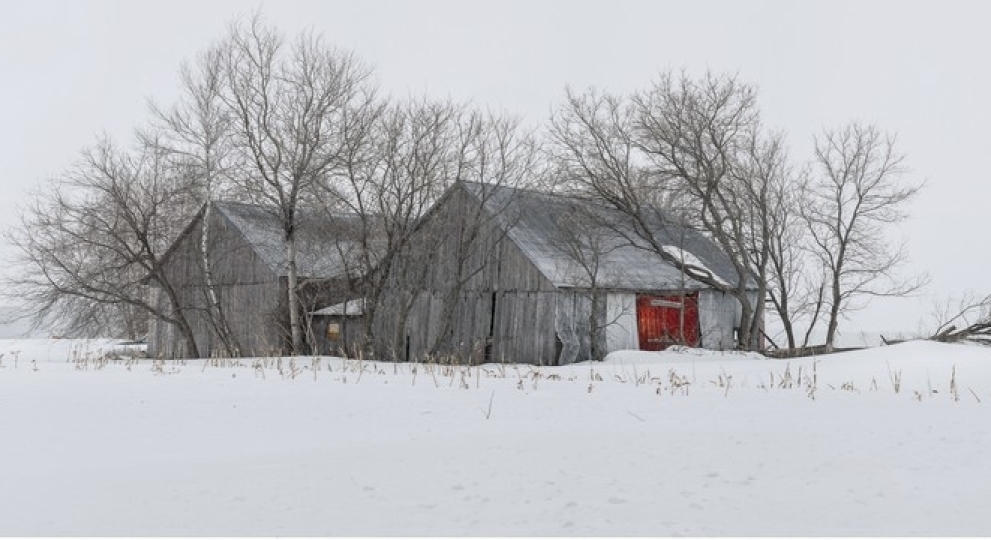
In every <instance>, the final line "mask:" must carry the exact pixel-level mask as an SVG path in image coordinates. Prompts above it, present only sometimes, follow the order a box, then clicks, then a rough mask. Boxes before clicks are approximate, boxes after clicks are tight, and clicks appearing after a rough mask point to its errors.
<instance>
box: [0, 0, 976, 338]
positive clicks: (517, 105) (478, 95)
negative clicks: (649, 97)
mask: <svg viewBox="0 0 991 540" xmlns="http://www.w3.org/2000/svg"><path fill="white" fill-rule="evenodd" d="M258 6H260V7H261V8H262V10H263V12H264V14H265V16H266V17H267V18H268V19H269V20H270V21H271V22H273V23H275V24H276V25H277V26H279V27H280V28H282V29H284V30H286V31H289V32H293V31H296V30H300V29H307V28H309V29H313V30H316V31H318V32H321V33H323V34H324V36H325V37H326V38H327V39H328V40H329V41H330V42H332V43H334V44H337V45H339V46H342V47H346V48H351V49H353V50H354V51H355V52H357V53H358V55H359V56H360V57H362V58H363V59H364V60H366V61H367V62H369V63H370V64H372V65H373V66H375V68H376V73H377V77H378V79H379V81H380V82H381V83H382V85H383V87H384V88H386V89H387V90H391V91H393V92H396V93H400V94H407V93H422V92H429V93H431V94H433V95H437V96H451V97H453V98H455V99H459V100H472V101H474V102H475V103H477V104H480V105H483V106H490V107H495V108H500V109H505V110H508V111H511V112H515V113H517V114H520V115H522V116H524V117H525V118H527V119H528V120H531V121H532V122H534V123H536V122H540V121H542V120H543V119H544V118H546V117H547V114H548V111H549V110H550V108H551V106H552V104H553V103H554V102H555V101H556V100H558V99H559V98H560V97H561V96H562V94H563V89H564V87H565V85H568V84H570V85H572V86H575V87H584V86H587V85H596V86H600V87H605V88H609V89H612V90H619V91H623V90H629V89H633V88H637V87H641V86H643V85H645V84H647V83H648V82H649V81H650V80H651V79H652V78H653V77H654V76H655V75H656V74H657V72H658V71H659V70H661V69H665V68H676V69H678V68H682V67H684V68H688V69H690V70H692V71H702V70H705V69H707V68H709V69H713V70H716V71H730V72H738V73H739V74H740V76H741V77H742V78H743V79H745V80H747V81H750V82H753V83H756V84H757V85H759V87H760V91H761V93H760V95H761V106H762V110H763V112H764V117H765V120H766V122H767V123H768V124H769V125H770V126H772V127H776V128H780V129H783V130H785V131H786V132H787V133H788V135H789V138H790V141H791V147H792V154H793V156H794V157H795V158H798V159H805V158H806V157H807V156H808V154H809V148H810V143H811V135H812V133H814V132H815V131H817V130H819V129H821V128H822V127H824V126H833V125H838V124H842V123H844V122H847V121H849V120H854V119H858V120H866V121H872V122H876V123H878V124H879V125H880V126H882V127H883V128H885V129H888V130H891V131H895V132H897V133H898V134H899V137H900V143H901V150H902V151H903V152H904V153H906V154H907V155H908V165H909V166H910V167H911V169H912V173H911V177H912V178H913V179H921V180H925V181H926V182H927V187H926V189H925V190H924V192H923V193H922V195H921V196H920V197H919V198H918V200H917V201H916V203H915V204H913V206H912V208H911V209H910V211H911V213H912V218H911V220H910V221H909V222H907V223H905V224H904V225H903V226H901V227H900V228H899V230H898V231H897V236H898V237H899V238H904V239H906V240H907V241H908V248H909V251H910V254H911V257H912V262H911V265H910V266H909V267H907V268H906V270H907V271H909V272H928V273H929V274H930V276H931V277H932V283H931V285H930V286H929V287H928V289H927V290H926V295H925V296H922V297H919V298H913V299H904V300H886V301H883V302H876V303H875V304H873V305H872V306H871V307H870V308H868V309H867V310H865V311H863V312H861V313H858V314H856V315H854V316H853V318H852V323H848V324H846V325H844V326H846V328H847V330H848V331H854V330H855V329H856V328H863V329H865V330H891V329H908V330H911V329H915V328H916V326H917V323H918V321H919V320H920V319H922V318H926V317H928V316H929V314H930V311H931V309H930V303H931V301H932V299H939V298H945V297H947V296H950V295H959V294H960V293H961V292H963V291H965V290H968V289H971V290H974V291H976V292H983V293H987V292H991V276H989V275H988V268H991V264H989V263H991V250H989V249H988V248H987V247H986V240H984V239H983V238H981V236H983V235H986V234H987V232H989V231H991V227H988V218H987V217H986V215H985V208H986V207H987V206H988V205H989V201H991V160H989V154H991V130H989V126H991V62H989V61H988V54H989V52H991V32H989V30H988V28H987V26H988V23H989V22H991V2H978V1H973V2H950V1H939V2H937V1H932V2H908V1H892V2H867V1H859V2H837V1H829V2H826V1H820V2H794V1H780V2H774V1H765V2H757V1H727V2H699V1H692V2H686V1H672V2H667V1H664V2H662V1H652V2H638V1H616V0H612V1H608V2H607V1H594V2H593V1H574V0H568V1H543V2H541V1H535V0H530V1H498V2H496V1H487V2H481V1H476V2H470V1H415V2H414V1H402V2H398V1H396V2H386V1H378V2H372V1H364V2H358V1H326V0H324V1H302V0H300V1H279V2H272V1H270V2H261V3H254V4H252V3H248V2H238V1H207V0H202V1H185V0H181V1H176V0H169V1H164V0H159V1H155V2H149V1H127V2H125V1H33V0H32V1H27V0H21V1H18V0H13V1H11V0H8V1H5V2H4V3H3V5H2V10H0V227H3V228H6V227H9V226H11V225H12V224H14V223H16V217H17V213H18V211H19V208H20V207H22V206H23V205H24V204H25V202H26V201H27V197H26V193H27V192H28V191H29V190H31V189H32V188H34V187H35V186H37V185H38V182H39V181H40V180H42V179H45V178H47V177H49V176H51V175H54V174H56V173H58V172H59V171H62V170H64V169H66V168H67V167H68V166H69V165H71V164H72V162H73V160H74V159H76V156H77V155H78V152H79V150H80V149H81V148H82V147H84V146H86V145H88V144H90V143H92V142H93V141H94V139H95V137H96V135H98V134H99V133H101V132H106V133H109V134H110V135H113V136H115V137H117V138H122V139H123V138H126V137H128V136H129V134H130V133H131V131H132V129H133V128H134V127H135V126H136V125H137V124H139V123H141V122H142V121H144V120H145V119H146V118H147V114H146V108H145V106H146V100H147V99H148V98H150V97H153V98H155V99H156V100H159V101H161V102H166V103H167V102H170V101H171V100H172V97H173V96H174V95H175V91H176V80H177V77H176V72H177V69H178V66H179V64H180V62H181V61H182V60H183V59H190V58H192V57H193V56H194V55H195V54H196V53H197V52H198V51H200V50H201V49H203V48H204V47H206V46H207V45H208V44H209V43H210V42H211V41H212V40H214V39H216V38H218V37H220V36H221V34H222V33H223V32H224V30H225V27H226V25H227V23H228V22H229V21H230V20H231V19H232V18H233V17H235V16H238V15H245V14H248V13H250V12H251V11H253V10H254V9H255V8H256V7H258ZM6 255H7V251H6V248H5V247H3V246H0V257H5V256H6Z"/></svg>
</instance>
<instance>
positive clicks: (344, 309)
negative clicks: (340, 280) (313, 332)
mask: <svg viewBox="0 0 991 540" xmlns="http://www.w3.org/2000/svg"><path fill="white" fill-rule="evenodd" d="M364 314H365V299H364V298H359V299H356V300H345V301H344V302H341V303H340V304H334V305H332V306H327V307H325V308H322V309H318V310H316V311H313V312H311V313H310V315H328V316H338V317H339V316H341V315H344V316H345V317H361V316H362V315H364Z"/></svg>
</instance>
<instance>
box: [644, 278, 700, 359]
mask: <svg viewBox="0 0 991 540" xmlns="http://www.w3.org/2000/svg"><path fill="white" fill-rule="evenodd" d="M637 333H638V334H639V337H640V350H643V351H663V350H664V349H666V348H668V347H670V346H671V345H678V344H684V345H688V346H690V347H697V346H698V345H699V293H698V292H693V293H686V294H684V295H680V294H675V295H667V296H650V295H646V294H642V295H639V296H637Z"/></svg>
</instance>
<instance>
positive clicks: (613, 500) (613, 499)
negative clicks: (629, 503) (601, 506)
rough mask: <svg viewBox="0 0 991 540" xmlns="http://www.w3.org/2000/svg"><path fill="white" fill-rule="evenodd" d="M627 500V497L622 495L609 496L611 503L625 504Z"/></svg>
mask: <svg viewBox="0 0 991 540" xmlns="http://www.w3.org/2000/svg"><path fill="white" fill-rule="evenodd" d="M625 502H626V499H624V498H622V497H609V504H623V503H625Z"/></svg>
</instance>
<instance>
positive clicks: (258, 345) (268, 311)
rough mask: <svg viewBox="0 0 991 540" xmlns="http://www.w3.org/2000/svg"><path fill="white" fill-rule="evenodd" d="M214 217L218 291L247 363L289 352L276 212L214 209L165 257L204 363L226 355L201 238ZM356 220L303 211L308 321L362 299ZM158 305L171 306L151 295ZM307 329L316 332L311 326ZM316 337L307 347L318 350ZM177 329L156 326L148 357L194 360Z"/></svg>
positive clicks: (237, 206)
mask: <svg viewBox="0 0 991 540" xmlns="http://www.w3.org/2000/svg"><path fill="white" fill-rule="evenodd" d="M206 215H209V227H208V231H209V233H208V234H207V238H208V240H209V241H208V243H207V250H208V254H209V260H210V267H211V275H212V281H213V285H214V286H213V287H212V288H213V290H214V291H215V292H216V294H217V299H218V302H219V304H220V306H221V310H222V311H223V314H224V317H225V319H226V320H227V327H229V328H230V333H231V334H232V335H233V340H234V341H235V342H236V345H237V351H238V353H239V354H240V355H242V356H260V355H272V354H282V353H284V352H286V351H287V350H288V349H289V348H290V343H291V339H290V333H289V330H288V322H289V320H288V316H289V312H288V308H287V305H288V300H287V269H288V264H287V254H286V243H285V241H284V233H283V229H282V226H281V222H280V220H279V217H278V214H277V212H276V211H275V210H274V209H271V208H265V207H261V206H257V205H251V204H243V203H234V202H215V203H213V204H212V205H211V210H210V211H209V212H207V211H206V206H204V208H203V209H202V210H201V211H200V212H199V213H198V214H197V215H196V216H195V217H194V219H193V220H192V221H191V222H190V223H189V225H188V226H187V227H186V228H185V229H184V231H183V233H182V234H181V235H180V236H179V238H178V239H176V240H175V242H174V243H173V245H172V246H171V247H170V249H169V251H168V252H167V253H166V255H165V257H164V264H165V269H166V274H167V276H168V279H169V282H170V283H171V284H172V285H173V286H174V287H175V289H176V291H177V293H178V295H179V297H180V299H181V302H180V305H181V306H182V309H183V312H184V314H185V315H186V317H187V318H188V320H189V321H190V325H191V326H192V329H193V333H194V335H195V339H196V345H197V348H198V349H199V353H200V355H202V356H215V355H222V354H224V353H225V351H226V347H222V345H223V343H222V341H221V338H220V335H221V334H220V330H219V328H218V320H217V319H218V318H219V317H218V316H217V315H216V309H214V310H212V311H211V310H210V306H211V305H213V304H212V303H211V299H210V295H209V291H208V287H207V286H206V279H205V274H204V265H203V255H202V253H203V251H202V250H203V245H202V238H203V235H202V232H203V220H204V216H206ZM357 226H358V225H357V224H356V220H355V218H354V216H348V215H330V214H327V213H324V212H315V211H314V212H305V211H304V212H302V213H301V214H300V217H299V219H298V227H297V233H296V237H297V274H298V277H299V284H300V297H301V304H302V309H301V310H302V311H303V313H301V316H302V317H304V318H305V317H306V315H307V314H308V313H310V312H311V311H312V310H313V309H314V308H315V307H316V306H322V305H328V304H332V303H334V302H338V301H341V300H344V299H345V298H346V297H348V296H353V295H354V294H355V286H356V285H355V283H356V279H355V264H354V252H355V250H356V249H357V247H356V246H357V242H356V241H355V240H354V236H355V227H357ZM150 294H151V296H152V301H153V302H157V303H158V304H159V306H166V305H168V302H167V301H166V299H165V298H164V296H163V293H162V291H161V290H159V289H156V288H152V290H151V292H150ZM307 328H310V326H309V325H307ZM316 341H317V340H315V339H314V336H313V335H312V334H310V335H308V336H307V342H308V343H310V344H311V346H313V347H314V348H316V345H315V344H316ZM187 348H188V347H187V345H186V342H185V340H183V339H182V337H181V335H180V334H179V332H178V331H177V329H176V328H175V326H174V325H172V324H169V323H166V322H164V321H161V320H158V319H153V320H152V323H151V328H150V331H149V335H148V353H149V355H150V356H152V357H155V358H181V357H187V356H189V351H188V350H187Z"/></svg>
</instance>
